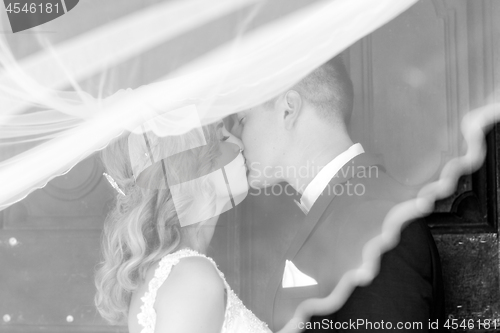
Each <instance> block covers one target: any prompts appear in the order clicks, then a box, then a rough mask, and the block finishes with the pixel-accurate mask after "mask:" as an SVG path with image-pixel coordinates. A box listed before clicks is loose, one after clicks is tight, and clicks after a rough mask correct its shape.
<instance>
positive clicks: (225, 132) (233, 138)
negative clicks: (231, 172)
mask: <svg viewBox="0 0 500 333" xmlns="http://www.w3.org/2000/svg"><path fill="white" fill-rule="evenodd" d="M222 134H223V135H224V136H227V137H228V139H227V140H226V142H231V143H234V144H236V145H238V147H240V149H241V150H243V149H244V146H243V142H242V141H241V140H240V139H238V138H237V137H236V136H234V135H233V134H231V132H229V131H228V130H227V129H226V127H225V126H224V127H222Z"/></svg>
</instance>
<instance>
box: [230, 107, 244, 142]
mask: <svg viewBox="0 0 500 333" xmlns="http://www.w3.org/2000/svg"><path fill="white" fill-rule="evenodd" d="M227 118H229V119H228V121H227V123H226V128H227V129H228V130H229V132H231V134H232V135H234V136H235V137H237V138H238V139H239V140H240V141H241V129H242V127H241V126H240V125H239V124H238V121H237V119H236V115H234V114H233V115H231V116H229V117H227ZM242 145H243V143H242Z"/></svg>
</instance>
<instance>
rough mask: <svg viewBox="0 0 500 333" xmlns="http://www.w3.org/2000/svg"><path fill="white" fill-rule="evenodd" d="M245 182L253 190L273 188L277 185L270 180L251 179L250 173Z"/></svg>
mask: <svg viewBox="0 0 500 333" xmlns="http://www.w3.org/2000/svg"><path fill="white" fill-rule="evenodd" d="M247 181H248V186H249V187H250V188H253V189H261V188H266V187H270V186H273V185H274V184H276V183H277V182H276V181H273V180H271V179H262V178H257V177H252V174H251V173H250V174H249V175H248V176H247Z"/></svg>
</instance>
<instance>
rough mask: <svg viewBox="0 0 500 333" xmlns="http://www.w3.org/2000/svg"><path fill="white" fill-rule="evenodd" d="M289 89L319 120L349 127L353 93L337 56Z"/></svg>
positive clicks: (349, 81)
mask: <svg viewBox="0 0 500 333" xmlns="http://www.w3.org/2000/svg"><path fill="white" fill-rule="evenodd" d="M293 89H295V90H297V92H298V93H299V94H300V95H301V96H302V98H304V99H305V100H306V101H308V102H309V103H311V104H312V105H313V106H314V107H315V109H316V112H318V115H319V116H320V117H321V118H323V119H325V120H327V121H329V122H331V123H338V122H343V123H344V124H346V125H348V124H349V120H350V118H351V113H352V108H353V100H354V93H353V88H352V81H351V78H350V77H349V74H348V73H347V69H346V67H345V65H344V62H343V61H342V58H341V56H336V57H334V58H332V59H330V60H329V61H328V62H326V63H324V64H323V65H321V66H320V67H318V68H316V69H315V70H314V71H312V72H311V73H310V74H309V75H307V76H306V77H305V78H303V79H302V80H301V81H300V82H299V83H297V84H296V85H295V86H294V88H293Z"/></svg>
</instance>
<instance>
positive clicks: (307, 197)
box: [295, 143, 365, 215]
mask: <svg viewBox="0 0 500 333" xmlns="http://www.w3.org/2000/svg"><path fill="white" fill-rule="evenodd" d="M364 152H365V151H364V149H363V147H362V146H361V144H359V143H356V144H353V145H352V146H351V147H350V148H349V149H347V150H346V151H344V152H343V153H341V154H339V155H338V156H337V157H335V158H334V159H333V160H332V161H330V163H328V164H327V165H325V166H324V167H323V168H322V169H321V170H320V171H319V172H318V174H317V175H316V176H315V177H314V178H313V180H312V181H311V182H310V183H309V185H307V187H306V188H305V190H304V193H302V197H301V198H300V202H298V201H295V202H296V203H297V205H298V206H299V208H300V209H301V210H302V211H303V212H304V214H306V215H307V213H309V211H310V210H311V207H312V206H313V205H314V203H315V202H316V200H317V199H318V198H319V196H320V195H321V193H323V191H324V189H325V188H326V186H327V185H328V183H329V182H330V180H331V179H332V178H333V177H334V176H335V175H336V174H337V172H339V170H340V169H342V167H344V165H346V164H347V163H348V162H349V161H350V160H352V159H353V158H354V157H356V156H358V155H359V154H362V153H364Z"/></svg>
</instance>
